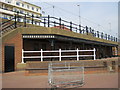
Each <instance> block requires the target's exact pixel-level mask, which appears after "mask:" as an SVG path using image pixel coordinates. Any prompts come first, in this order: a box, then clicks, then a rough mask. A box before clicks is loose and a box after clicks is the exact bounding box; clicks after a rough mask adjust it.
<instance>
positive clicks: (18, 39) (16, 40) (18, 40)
mask: <svg viewBox="0 0 120 90" xmlns="http://www.w3.org/2000/svg"><path fill="white" fill-rule="evenodd" d="M22 42H23V41H22V35H21V34H19V33H18V34H16V35H15V36H14V37H12V38H10V39H7V40H6V41H4V42H3V43H2V71H4V52H5V51H4V47H5V46H14V47H15V49H14V50H15V51H14V53H15V56H14V60H15V70H16V67H17V63H20V62H21V56H22V52H21V51H22V47H23V45H22Z"/></svg>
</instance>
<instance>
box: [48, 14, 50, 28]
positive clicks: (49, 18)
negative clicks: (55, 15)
mask: <svg viewBox="0 0 120 90" xmlns="http://www.w3.org/2000/svg"><path fill="white" fill-rule="evenodd" d="M48 27H50V16H49V15H48Z"/></svg>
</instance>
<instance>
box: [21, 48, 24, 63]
mask: <svg viewBox="0 0 120 90" xmlns="http://www.w3.org/2000/svg"><path fill="white" fill-rule="evenodd" d="M21 63H24V50H23V49H22V62H21Z"/></svg>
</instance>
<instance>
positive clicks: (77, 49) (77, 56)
mask: <svg viewBox="0 0 120 90" xmlns="http://www.w3.org/2000/svg"><path fill="white" fill-rule="evenodd" d="M77 61H79V50H78V48H77Z"/></svg>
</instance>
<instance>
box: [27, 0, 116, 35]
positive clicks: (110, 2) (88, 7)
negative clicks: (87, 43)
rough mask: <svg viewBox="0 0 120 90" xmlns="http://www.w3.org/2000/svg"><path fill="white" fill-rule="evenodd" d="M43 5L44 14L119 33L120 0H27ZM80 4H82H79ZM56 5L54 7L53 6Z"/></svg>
mask: <svg viewBox="0 0 120 90" xmlns="http://www.w3.org/2000/svg"><path fill="white" fill-rule="evenodd" d="M25 1H27V2H29V3H33V4H35V5H37V6H40V7H41V13H42V11H44V12H45V13H43V16H44V15H45V16H47V15H50V16H55V17H58V18H59V17H61V18H62V19H64V20H67V21H72V22H74V23H76V24H79V15H80V22H81V24H82V25H83V26H88V27H91V28H92V29H95V30H96V31H100V32H104V33H107V34H109V35H113V36H116V37H117V35H118V0H104V2H102V0H96V1H95V0H89V1H88V0H84V1H83V0H81V1H80V0H57V1H56V0H49V1H48V0H43V1H42V0H34V1H33V0H25ZM77 5H80V6H77ZM53 6H54V8H53Z"/></svg>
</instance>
